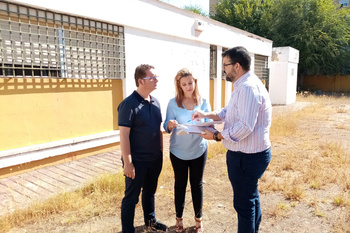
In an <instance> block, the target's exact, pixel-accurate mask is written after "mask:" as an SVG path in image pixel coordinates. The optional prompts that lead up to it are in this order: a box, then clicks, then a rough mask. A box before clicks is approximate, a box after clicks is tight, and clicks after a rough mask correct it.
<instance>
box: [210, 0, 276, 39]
mask: <svg viewBox="0 0 350 233" xmlns="http://www.w3.org/2000/svg"><path fill="white" fill-rule="evenodd" d="M270 8H271V0H220V1H218V3H217V5H216V6H215V14H213V15H210V17H211V18H213V19H215V20H217V21H220V22H222V23H225V24H228V25H231V26H234V27H237V28H240V29H242V30H245V31H248V32H251V33H253V34H256V35H259V36H263V37H266V36H268V34H266V33H267V32H268V30H267V28H266V26H268V24H267V22H265V21H266V19H268V12H269V11H270Z"/></svg>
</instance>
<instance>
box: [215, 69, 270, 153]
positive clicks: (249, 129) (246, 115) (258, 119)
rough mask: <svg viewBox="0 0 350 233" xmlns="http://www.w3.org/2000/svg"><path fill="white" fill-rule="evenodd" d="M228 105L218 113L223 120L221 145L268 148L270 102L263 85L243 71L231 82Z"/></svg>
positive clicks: (247, 149)
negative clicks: (231, 89) (231, 90)
mask: <svg viewBox="0 0 350 233" xmlns="http://www.w3.org/2000/svg"><path fill="white" fill-rule="evenodd" d="M233 87H234V90H233V92H232V94H231V98H230V101H229V103H228V105H227V106H226V107H225V108H223V109H222V110H221V111H220V112H218V116H219V117H220V118H221V119H222V120H223V121H225V124H224V129H223V131H222V132H221V135H222V136H223V137H224V140H223V145H224V147H225V148H226V149H228V150H231V151H237V152H238V151H239V152H243V153H248V154H251V153H258V152H261V151H264V150H266V149H268V148H269V147H271V142H270V139H269V135H270V126H271V115H272V105H271V101H270V97H269V93H268V92H267V90H266V88H265V86H264V85H263V83H262V82H261V80H260V79H259V78H258V77H257V76H256V75H255V74H253V73H251V72H247V73H245V74H244V75H243V76H241V77H240V78H239V79H238V80H237V81H236V82H235V83H234V84H233Z"/></svg>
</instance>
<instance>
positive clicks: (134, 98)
mask: <svg viewBox="0 0 350 233" xmlns="http://www.w3.org/2000/svg"><path fill="white" fill-rule="evenodd" d="M161 123H162V115H161V111H160V104H159V101H158V100H157V99H156V98H154V97H153V96H151V102H148V101H147V100H145V99H144V98H142V97H141V96H140V95H139V93H137V92H136V91H134V92H133V93H132V94H131V95H129V96H128V97H127V98H125V99H124V100H123V101H122V102H121V103H120V104H119V106H118V125H119V126H124V127H129V128H130V137H129V138H130V150H131V157H132V159H133V160H136V161H152V160H155V159H157V158H159V156H161V155H162V154H161V152H160V151H161V141H160V140H161V137H160V124H161Z"/></svg>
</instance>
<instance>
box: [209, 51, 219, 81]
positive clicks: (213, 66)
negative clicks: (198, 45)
mask: <svg viewBox="0 0 350 233" xmlns="http://www.w3.org/2000/svg"><path fill="white" fill-rule="evenodd" d="M217 53H218V50H217V46H215V45H210V79H215V78H216V76H217V67H218V62H217Z"/></svg>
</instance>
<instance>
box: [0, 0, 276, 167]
mask: <svg viewBox="0 0 350 233" xmlns="http://www.w3.org/2000/svg"><path fill="white" fill-rule="evenodd" d="M17 2H18V3H22V4H30V5H31V6H32V7H35V8H39V9H49V10H52V11H57V12H59V13H65V14H72V15H75V16H79V17H85V18H89V19H93V20H98V21H102V22H107V23H108V24H117V25H121V26H123V27H124V36H125V61H126V63H125V73H126V78H125V79H122V80H113V81H112V80H71V79H56V80H55V79H20V78H16V79H6V78H5V79H3V78H1V79H0V82H1V83H0V98H1V99H0V100H1V102H0V105H1V106H0V107H1V111H2V112H1V113H3V112H6V113H5V114H1V116H0V117H1V118H0V120H1V128H2V129H3V130H4V132H6V133H7V134H8V135H9V136H8V137H7V138H5V139H4V140H1V144H0V164H1V163H2V161H3V164H4V166H5V167H6V166H10V165H11V164H12V165H15V164H16V163H17V164H19V163H21V162H22V163H23V162H31V161H37V160H39V159H45V158H48V157H51V156H59V155H64V154H67V153H72V152H73V151H74V153H75V152H77V151H83V150H86V149H89V148H96V147H98V146H100V147H101V146H103V147H104V146H105V145H108V144H110V145H114V144H113V143H115V142H118V141H119V136H118V133H119V131H118V127H117V111H116V109H117V106H118V104H119V103H120V102H121V100H122V99H123V98H125V97H126V96H128V95H130V94H131V93H132V92H133V91H134V90H135V89H136V85H135V81H134V70H135V67H136V66H137V65H139V64H144V63H148V64H152V65H154V66H155V67H156V69H157V74H158V75H159V76H160V78H159V82H158V87H157V90H155V91H154V92H153V93H152V95H154V96H155V97H157V98H158V99H159V100H160V103H161V109H162V114H163V118H165V113H166V107H167V103H168V101H169V99H170V98H173V97H174V92H175V89H174V77H175V74H176V72H177V71H178V70H180V69H181V68H184V67H188V68H190V69H191V70H192V71H193V74H194V76H195V77H196V78H197V79H198V86H199V90H200V93H201V95H202V97H204V98H206V99H209V96H210V95H213V100H210V103H211V104H212V109H219V108H221V106H222V99H223V97H222V96H223V93H222V92H223V89H222V86H223V84H222V83H221V82H222V81H221V51H222V48H231V47H234V46H239V45H240V46H245V47H246V48H247V49H248V50H249V52H250V53H251V55H252V56H254V54H259V55H263V56H268V57H270V56H271V51H272V41H270V40H268V39H265V38H262V37H259V36H257V35H254V34H251V33H248V32H245V31H242V30H240V29H237V28H234V27H231V26H228V25H225V24H223V23H220V22H217V21H215V20H212V19H209V18H206V17H203V16H200V15H197V14H194V13H192V12H189V11H186V10H183V9H180V8H177V7H175V6H172V5H169V4H167V3H164V2H161V1H157V0H128V1H125V0H123V1H122V0H117V1H115V0H100V1H98V3H97V2H95V1H83V0H75V1H70V0H61V1H47V0H21V1H17ZM199 22H200V23H199ZM210 45H216V46H217V47H218V55H217V56H218V59H217V60H218V64H217V66H218V72H217V74H218V77H217V78H215V79H214V80H210V78H209V76H210V73H209V66H210ZM30 82H34V83H35V84H31V83H30ZM226 86H227V85H226V84H225V87H226ZM225 89H227V90H228V88H224V90H225ZM229 89H231V88H229ZM224 95H225V102H226V103H225V104H227V101H228V98H227V96H229V93H225V94H224ZM9 103H12V105H13V109H10V107H9V106H8V105H9ZM77 142H79V143H80V144H79V143H77ZM97 142H98V143H97ZM43 148H44V149H43ZM38 150H40V151H38ZM3 158H5V159H4V160H2V159H3ZM0 168H1V166H0Z"/></svg>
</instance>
